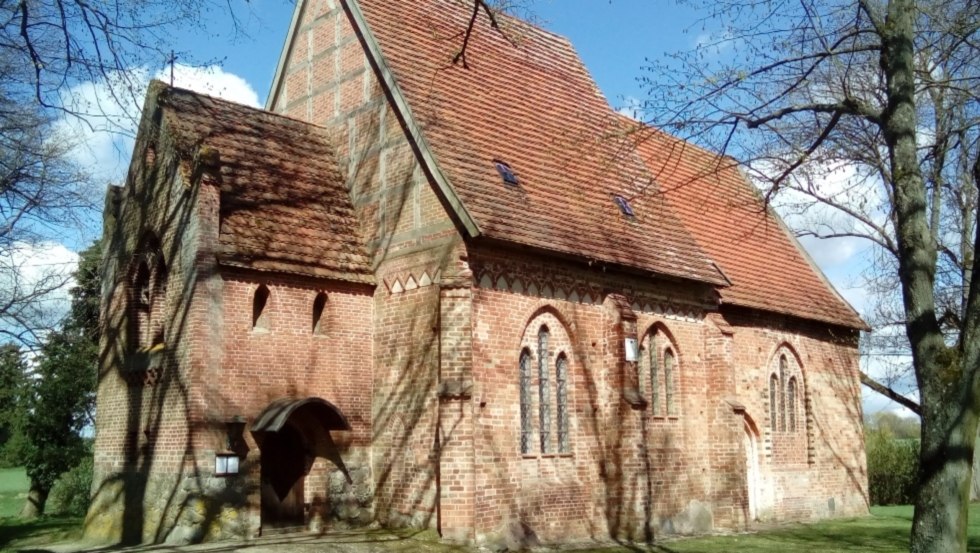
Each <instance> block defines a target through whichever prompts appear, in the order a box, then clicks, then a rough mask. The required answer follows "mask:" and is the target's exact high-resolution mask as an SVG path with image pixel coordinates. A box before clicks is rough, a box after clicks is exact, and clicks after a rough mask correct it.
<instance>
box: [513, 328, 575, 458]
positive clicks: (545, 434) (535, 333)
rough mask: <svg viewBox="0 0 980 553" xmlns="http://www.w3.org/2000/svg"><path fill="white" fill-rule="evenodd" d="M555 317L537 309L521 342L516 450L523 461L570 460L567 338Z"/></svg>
mask: <svg viewBox="0 0 980 553" xmlns="http://www.w3.org/2000/svg"><path fill="white" fill-rule="evenodd" d="M566 328H567V327H566V326H565V324H564V323H563V320H562V318H561V316H560V315H559V314H557V313H555V312H554V311H552V310H550V309H548V310H542V311H541V312H539V313H536V314H535V315H534V316H533V317H531V318H530V320H529V322H528V323H527V326H525V328H524V333H523V335H522V338H521V350H520V355H519V356H518V358H517V359H516V360H515V366H516V368H517V369H518V378H517V380H518V394H519V401H520V410H519V412H520V421H519V422H520V432H519V436H520V440H519V441H520V452H521V455H523V456H524V457H525V458H540V457H542V456H546V457H552V456H562V457H564V456H570V455H572V451H573V436H572V428H573V427H574V412H573V410H572V409H571V402H572V399H571V398H572V396H573V395H574V389H573V378H572V370H573V369H574V367H573V363H574V359H573V356H572V355H571V351H570V349H569V348H570V344H571V337H570V335H569V334H568V331H567V330H566Z"/></svg>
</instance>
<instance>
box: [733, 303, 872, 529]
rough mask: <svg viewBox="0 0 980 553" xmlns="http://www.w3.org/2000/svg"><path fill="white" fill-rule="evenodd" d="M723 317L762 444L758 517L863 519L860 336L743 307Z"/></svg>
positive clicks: (740, 394) (865, 499)
mask: <svg viewBox="0 0 980 553" xmlns="http://www.w3.org/2000/svg"><path fill="white" fill-rule="evenodd" d="M723 313H724V315H725V319H726V320H727V321H728V322H729V323H730V324H731V325H732V327H733V329H734V335H735V340H734V344H735V367H736V372H737V374H738V378H737V384H736V385H737V388H738V397H739V399H740V401H741V402H743V403H744V405H745V408H746V410H745V412H746V415H747V417H749V418H750V419H751V420H752V421H753V423H754V425H755V428H756V429H757V433H758V437H759V446H760V447H759V452H758V461H759V468H760V470H759V481H758V488H757V490H758V503H759V506H760V508H759V511H758V517H759V518H760V519H761V520H810V519H820V518H827V517H837V516H856V515H864V514H867V512H868V505H869V502H868V491H867V465H866V460H865V454H864V451H865V450H864V434H863V427H862V412H861V390H860V379H859V374H858V351H857V333H856V331H852V330H847V329H841V328H834V327H829V326H827V325H820V324H817V323H806V322H802V321H797V320H794V319H789V318H783V317H778V316H774V315H769V316H767V315H765V314H763V313H760V312H753V311H750V310H747V309H735V308H729V309H726V310H724V311H723ZM781 358H785V359H786V364H785V367H784V368H783V370H782V373H783V374H782V375H781V374H780V372H781V371H780V359H781ZM773 379H775V380H773ZM791 379H795V381H796V382H797V391H796V393H795V395H796V396H797V398H796V401H795V413H794V414H793V416H792V417H791V416H790V414H789V412H788V411H789V410H792V409H793V407H792V403H793V402H792V398H791V397H790V396H789V395H788V386H789V384H790V381H791ZM772 384H776V391H775V393H774V394H773V395H772V396H771V395H770V393H771V392H770V390H771V385H772ZM773 404H774V405H775V410H773V409H772V405H773ZM784 405H785V407H783V406H784ZM784 416H785V421H784ZM794 422H795V423H796V424H795V429H794V425H793V423H794Z"/></svg>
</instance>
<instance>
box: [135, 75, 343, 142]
mask: <svg viewBox="0 0 980 553" xmlns="http://www.w3.org/2000/svg"><path fill="white" fill-rule="evenodd" d="M150 86H151V87H154V86H155V87H160V91H159V92H160V94H161V96H160V97H161V99H163V100H166V94H171V93H178V94H188V95H191V96H196V97H199V98H206V99H208V100H211V101H214V102H218V103H221V104H225V105H227V106H230V107H233V108H235V109H243V110H246V111H251V112H255V113H258V114H261V115H265V116H270V117H272V118H274V119H280V120H286V121H292V122H295V123H299V124H301V125H303V126H305V127H311V128H314V129H319V130H321V131H323V132H325V133H328V132H329V129H327V128H326V127H324V126H323V125H320V124H318V123H313V122H310V121H306V120H304V119H300V118H298V117H293V116H291V115H285V114H282V113H276V112H274V111H270V110H268V109H266V108H261V107H255V106H250V105H248V104H243V103H241V102H236V101H234V100H228V99H227V98H222V97H220V96H214V95H211V94H208V93H206V92H200V91H197V90H192V89H190V88H184V87H180V86H175V85H170V84H167V83H165V82H163V81H161V80H160V79H153V80H152V81H150Z"/></svg>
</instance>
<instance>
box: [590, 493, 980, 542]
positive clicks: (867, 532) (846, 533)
mask: <svg viewBox="0 0 980 553" xmlns="http://www.w3.org/2000/svg"><path fill="white" fill-rule="evenodd" d="M911 527H912V507H911V506H910V505H901V506H896V507H872V508H871V516H870V517H862V518H855V519H841V520H832V521H826V522H818V523H814V524H791V525H787V526H783V527H780V528H777V529H773V530H767V531H764V532H758V533H755V534H740V535H733V536H712V537H705V538H689V539H677V540H672V541H667V542H665V543H661V544H658V545H656V546H654V547H649V548H648V547H630V546H624V547H614V548H600V549H589V550H585V551H582V552H579V553H622V552H627V551H652V552H656V553H728V552H736V551H737V552H738V553H784V552H789V551H802V552H805V553H900V552H906V551H908V548H909V529H910V528H911ZM968 532H969V540H970V541H969V546H968V549H969V551H976V552H980V504H974V505H971V506H970V526H969V528H968Z"/></svg>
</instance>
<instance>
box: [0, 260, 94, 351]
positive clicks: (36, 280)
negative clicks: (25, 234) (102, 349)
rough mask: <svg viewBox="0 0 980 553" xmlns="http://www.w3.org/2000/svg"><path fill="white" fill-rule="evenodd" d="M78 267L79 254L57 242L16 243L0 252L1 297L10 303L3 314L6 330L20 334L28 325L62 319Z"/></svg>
mask: <svg viewBox="0 0 980 553" xmlns="http://www.w3.org/2000/svg"><path fill="white" fill-rule="evenodd" d="M77 266H78V254H77V253H75V252H73V251H71V250H70V249H68V248H67V247H65V246H64V245H63V244H60V243H58V242H54V241H48V242H39V243H34V244H31V243H26V242H15V243H13V244H11V245H10V247H9V249H5V250H4V251H2V252H0V297H2V303H3V305H7V306H9V307H8V310H7V311H5V312H3V313H0V325H3V326H4V328H3V329H4V330H7V331H10V332H14V333H16V332H18V331H20V330H23V325H25V324H27V325H30V326H32V327H45V326H47V327H51V326H54V325H55V324H56V323H57V322H58V321H60V320H61V319H62V318H63V317H64V316H65V314H66V313H67V312H68V308H69V306H70V304H71V296H70V295H69V290H70V289H71V287H72V286H73V285H74V279H73V278H72V273H73V272H74V271H75V269H76V267H77ZM25 298H26V299H27V300H29V301H25Z"/></svg>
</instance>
